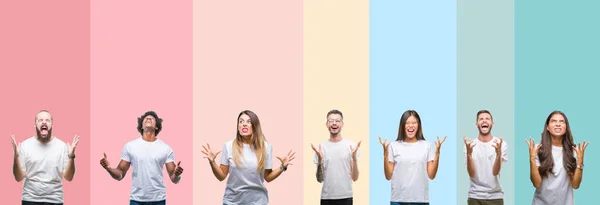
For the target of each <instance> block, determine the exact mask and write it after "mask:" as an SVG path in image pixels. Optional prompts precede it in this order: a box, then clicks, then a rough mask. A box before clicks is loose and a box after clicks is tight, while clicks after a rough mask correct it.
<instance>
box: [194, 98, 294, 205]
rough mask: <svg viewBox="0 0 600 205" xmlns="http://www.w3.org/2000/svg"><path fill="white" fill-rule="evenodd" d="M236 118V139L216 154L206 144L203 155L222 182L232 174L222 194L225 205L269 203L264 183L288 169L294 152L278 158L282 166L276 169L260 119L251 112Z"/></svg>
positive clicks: (244, 112) (260, 204)
mask: <svg viewBox="0 0 600 205" xmlns="http://www.w3.org/2000/svg"><path fill="white" fill-rule="evenodd" d="M237 119H238V120H237V134H236V137H235V139H234V140H231V141H228V142H227V143H225V145H224V146H223V150H222V151H219V152H216V153H215V152H213V151H212V150H211V148H210V145H208V144H206V146H204V145H203V146H202V148H203V149H204V150H202V153H203V154H204V155H205V156H204V158H207V159H208V161H209V162H210V166H211V168H212V172H213V174H214V175H215V177H216V178H217V179H218V180H219V181H223V180H224V179H225V178H227V175H229V178H228V179H227V186H226V188H225V194H224V195H223V204H224V205H233V204H256V205H265V204H268V203H269V196H268V193H267V188H266V187H265V186H264V181H265V180H266V181H267V182H271V181H273V180H275V179H276V178H277V177H279V175H281V173H283V172H284V171H285V170H287V167H288V165H289V163H290V162H291V161H292V160H293V159H294V154H295V152H293V151H291V150H290V152H288V154H287V156H285V157H277V159H279V161H280V162H281V165H280V166H279V167H278V168H276V169H273V166H272V162H271V156H272V154H271V152H272V147H271V145H270V144H269V143H268V142H267V140H266V139H265V136H264V135H263V132H262V129H261V126H260V121H259V120H258V116H257V115H256V114H255V113H254V112H252V111H250V110H244V111H242V112H240V114H239V115H238V118H237ZM221 152H223V154H222V155H221V165H220V166H217V163H216V162H215V158H216V157H217V155H218V154H219V153H221Z"/></svg>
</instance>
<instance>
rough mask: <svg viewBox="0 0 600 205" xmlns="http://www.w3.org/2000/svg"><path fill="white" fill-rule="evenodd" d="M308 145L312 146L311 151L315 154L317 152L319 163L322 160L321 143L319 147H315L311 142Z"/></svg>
mask: <svg viewBox="0 0 600 205" xmlns="http://www.w3.org/2000/svg"><path fill="white" fill-rule="evenodd" d="M310 147H312V149H313V151H315V154H317V157H318V160H319V164H321V163H322V162H323V150H321V145H319V149H317V148H316V147H315V146H314V145H313V144H310Z"/></svg>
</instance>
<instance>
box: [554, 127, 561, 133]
mask: <svg viewBox="0 0 600 205" xmlns="http://www.w3.org/2000/svg"><path fill="white" fill-rule="evenodd" d="M554 132H557V133H559V132H562V128H560V127H555V128H554Z"/></svg>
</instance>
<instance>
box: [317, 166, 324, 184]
mask: <svg viewBox="0 0 600 205" xmlns="http://www.w3.org/2000/svg"><path fill="white" fill-rule="evenodd" d="M316 175H317V181H318V182H319V183H321V182H323V164H322V163H319V164H318V165H317V174H316Z"/></svg>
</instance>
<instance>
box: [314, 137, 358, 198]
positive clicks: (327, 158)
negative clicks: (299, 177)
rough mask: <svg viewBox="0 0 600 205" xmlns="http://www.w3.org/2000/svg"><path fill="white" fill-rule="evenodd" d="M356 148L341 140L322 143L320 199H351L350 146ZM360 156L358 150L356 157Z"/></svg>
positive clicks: (316, 160)
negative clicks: (321, 186)
mask: <svg viewBox="0 0 600 205" xmlns="http://www.w3.org/2000/svg"><path fill="white" fill-rule="evenodd" d="M351 145H352V147H353V148H354V147H356V144H354V143H353V142H351V141H349V140H346V139H342V140H341V141H339V142H331V141H329V140H327V141H325V142H323V143H322V144H321V145H320V146H321V152H322V154H323V188H322V189H321V199H344V198H351V197H352V175H351V174H352V150H350V146H351ZM359 156H360V150H359V151H357V153H356V157H357V158H358V157H359ZM314 162H315V164H318V163H319V157H318V156H317V154H315V158H314Z"/></svg>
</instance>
